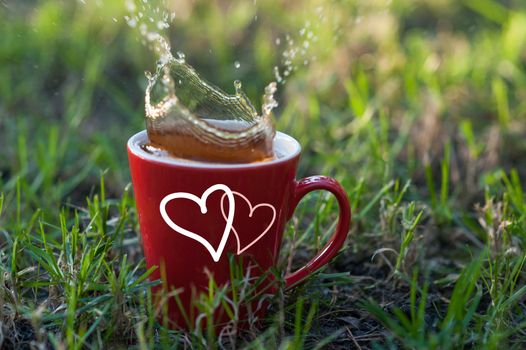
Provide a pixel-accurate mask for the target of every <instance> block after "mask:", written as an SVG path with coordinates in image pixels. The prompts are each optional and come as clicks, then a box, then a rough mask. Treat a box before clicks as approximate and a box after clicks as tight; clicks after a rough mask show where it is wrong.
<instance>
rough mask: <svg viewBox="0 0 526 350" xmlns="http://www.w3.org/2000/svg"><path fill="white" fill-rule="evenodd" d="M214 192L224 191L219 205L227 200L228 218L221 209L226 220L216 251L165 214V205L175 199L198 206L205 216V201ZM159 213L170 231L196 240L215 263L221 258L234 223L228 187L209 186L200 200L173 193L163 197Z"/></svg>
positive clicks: (231, 196)
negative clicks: (186, 200) (187, 200)
mask: <svg viewBox="0 0 526 350" xmlns="http://www.w3.org/2000/svg"><path fill="white" fill-rule="evenodd" d="M214 191H224V192H225V193H224V194H223V197H221V203H223V198H224V197H225V196H226V197H227V198H228V216H226V215H225V214H224V210H223V208H221V212H222V213H223V217H224V218H225V219H226V224H225V229H224V231H223V236H222V237H221V241H220V242H219V246H218V247H217V249H214V247H212V245H211V244H210V242H208V241H207V240H206V239H204V238H203V237H202V236H201V235H199V234H197V233H194V232H192V231H189V230H187V229H184V228H182V227H181V226H179V225H177V224H176V223H174V222H173V221H172V219H171V218H170V216H168V213H167V212H166V204H168V202H170V201H171V200H173V199H177V198H185V199H189V200H191V201H193V202H195V203H197V204H198V205H199V208H200V209H201V213H202V214H206V212H207V207H206V200H207V198H208V196H209V195H210V194H211V193H212V192H214ZM159 211H160V212H161V216H162V217H163V219H164V222H166V224H167V225H168V226H170V228H171V229H172V230H174V231H175V232H177V233H180V234H182V235H183V236H186V237H188V238H191V239H193V240H196V241H197V242H199V243H201V244H202V245H203V246H204V247H205V248H206V249H207V250H208V252H209V253H210V255H211V256H212V259H214V261H215V262H218V261H219V259H220V258H221V254H222V253H223V249H225V245H226V242H227V240H228V236H229V235H230V231H231V230H232V223H233V222H234V213H235V201H234V194H233V193H232V191H231V190H230V188H228V186H226V185H223V184H216V185H213V186H210V187H209V188H208V189H207V190H206V191H205V192H203V195H202V196H201V198H199V197H197V196H196V195H193V194H191V193H188V192H174V193H171V194H169V195H167V196H166V197H164V198H163V199H162V201H161V204H160V205H159Z"/></svg>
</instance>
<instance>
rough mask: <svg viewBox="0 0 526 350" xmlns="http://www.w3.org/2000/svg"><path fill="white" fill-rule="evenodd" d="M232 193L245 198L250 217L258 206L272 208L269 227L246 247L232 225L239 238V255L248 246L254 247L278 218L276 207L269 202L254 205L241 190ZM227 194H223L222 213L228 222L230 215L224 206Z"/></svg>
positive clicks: (237, 238)
mask: <svg viewBox="0 0 526 350" xmlns="http://www.w3.org/2000/svg"><path fill="white" fill-rule="evenodd" d="M232 193H233V194H235V195H236V196H238V197H241V198H243V200H244V201H245V202H247V204H248V207H249V209H250V211H249V213H248V217H250V218H251V217H252V215H254V212H255V211H256V209H258V208H263V207H267V208H270V210H272V219H271V220H270V221H269V223H268V225H267V227H266V228H265V229H264V230H263V231H262V232H261V233H260V234H259V235H258V236H257V237H256V238H255V239H254V240H253V241H252V242H250V243H249V244H247V245H246V246H244V247H241V241H240V239H239V234H238V232H237V231H236V228H235V227H233V226H232V231H233V232H234V235H235V236H236V240H237V255H239V254H241V253H243V252H244V251H245V250H247V249H248V248H250V247H252V246H253V245H254V244H256V242H257V241H259V240H260V239H261V238H263V236H264V235H266V234H267V232H268V231H269V230H270V228H271V227H272V224H274V221H275V220H276V208H274V206H273V205H271V204H268V203H259V204H257V205H255V206H252V203H251V202H250V201H249V200H248V198H247V197H245V196H244V195H243V194H241V193H239V192H236V191H233V192H232ZM225 196H226V194H223V196H222V197H221V214H223V218H224V219H225V220H227V222H228V216H227V215H226V214H225V206H224V199H225ZM229 203H230V199H229ZM229 212H230V204H229Z"/></svg>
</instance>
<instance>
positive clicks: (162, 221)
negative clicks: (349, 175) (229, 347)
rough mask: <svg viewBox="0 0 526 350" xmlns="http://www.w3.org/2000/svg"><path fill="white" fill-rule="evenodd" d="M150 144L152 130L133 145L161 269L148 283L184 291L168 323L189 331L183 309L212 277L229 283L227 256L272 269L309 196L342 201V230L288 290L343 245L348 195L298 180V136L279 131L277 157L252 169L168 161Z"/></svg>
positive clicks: (329, 184)
mask: <svg viewBox="0 0 526 350" xmlns="http://www.w3.org/2000/svg"><path fill="white" fill-rule="evenodd" d="M147 143H148V136H147V133H146V131H141V132H139V133H137V134H135V135H134V136H132V137H131V138H130V139H129V141H128V158H129V163H130V169H131V176H132V182H133V188H134V192H135V199H136V205H137V211H138V215H139V225H140V230H141V235H142V244H143V248H144V254H145V257H146V264H147V266H148V268H150V267H152V266H157V267H160V266H162V269H163V271H161V269H156V270H155V271H154V272H153V273H152V275H151V277H150V278H151V279H162V281H163V285H164V286H165V287H168V288H179V289H180V290H182V293H181V294H180V295H178V298H179V302H178V304H177V305H176V304H175V303H172V302H170V303H169V305H170V306H169V311H168V313H169V318H170V319H171V320H172V321H174V322H175V323H176V324H177V325H179V326H182V327H185V325H184V324H183V322H182V318H181V317H180V313H181V310H178V308H179V309H180V308H181V306H182V307H183V308H184V309H185V310H186V311H188V310H189V309H190V308H191V307H192V306H191V304H192V298H193V297H195V292H196V291H197V292H206V291H207V288H208V286H209V278H210V275H212V276H213V278H214V281H215V282H216V283H217V284H218V285H221V284H225V283H228V282H229V281H230V277H231V275H230V273H231V271H230V266H231V265H230V264H229V258H228V255H233V256H242V257H243V258H244V257H248V258H249V260H250V261H252V262H254V263H255V264H257V265H258V267H259V269H258V271H259V273H262V272H264V271H268V270H270V269H271V268H272V267H274V266H275V265H276V263H277V259H278V255H279V250H280V246H281V240H282V237H283V231H284V227H285V224H286V222H287V221H288V220H289V219H290V218H291V217H292V214H293V212H294V209H295V208H296V206H297V205H298V203H299V201H300V200H301V199H302V197H304V196H305V195H306V194H307V193H309V192H311V191H314V190H327V191H329V192H331V193H332V194H333V195H334V196H335V197H336V199H337V202H338V205H339V219H338V224H337V226H336V229H335V231H334V233H333V235H332V236H331V238H330V240H329V242H328V243H327V244H326V245H325V247H323V249H322V250H321V251H320V252H319V253H317V255H316V256H315V257H314V258H313V259H312V260H311V261H309V262H308V263H307V264H306V265H305V266H303V267H302V268H300V269H299V270H297V271H295V272H293V273H291V274H289V275H286V276H285V287H286V288H287V287H291V286H294V285H295V284H297V283H298V282H301V281H302V280H304V279H305V278H306V277H308V276H309V275H310V274H312V273H313V272H315V271H316V270H318V269H320V268H321V267H322V266H324V265H325V264H327V263H328V262H329V261H330V259H331V258H333V257H334V256H335V255H336V254H337V253H338V251H339V250H340V248H341V247H342V245H343V243H344V241H345V239H346V237H347V233H348V231H349V225H350V220H351V211H350V206H349V201H348V199H347V195H346V193H345V190H344V189H343V188H342V187H341V186H340V184H338V182H336V181H335V180H334V179H331V178H328V177H324V176H312V177H308V178H305V179H302V180H299V181H297V180H296V170H297V166H298V161H299V158H300V151H301V146H300V145H299V143H298V141H296V140H295V139H294V138H292V137H290V136H288V135H286V134H284V133H281V132H278V133H277V134H276V136H275V138H274V149H275V150H276V154H277V157H276V158H275V159H273V160H270V161H265V162H258V163H246V164H218V163H203V162H192V161H185V160H182V159H177V158H172V157H163V156H159V155H155V154H152V153H149V152H147V151H145V150H144V149H143V148H142V147H141V146H142V145H145V144H147ZM159 288H161V287H159ZM193 321H194V320H193V319H192V320H190V323H192V322H193ZM186 322H188V320H186ZM186 326H187V327H188V326H190V325H188V324H187V325H186Z"/></svg>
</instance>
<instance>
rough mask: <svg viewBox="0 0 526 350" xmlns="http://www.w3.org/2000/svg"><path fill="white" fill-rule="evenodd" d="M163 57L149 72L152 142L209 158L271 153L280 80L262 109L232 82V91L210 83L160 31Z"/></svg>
mask: <svg viewBox="0 0 526 350" xmlns="http://www.w3.org/2000/svg"><path fill="white" fill-rule="evenodd" d="M150 42H157V44H156V45H155V48H156V51H157V53H158V54H159V57H160V59H159V61H158V64H157V70H156V72H155V74H147V77H148V86H147V88H146V95H145V109H146V126H147V131H148V137H149V140H150V142H151V144H152V145H153V146H155V147H159V148H161V149H164V150H166V151H168V152H169V153H170V154H172V155H174V156H176V157H180V158H185V159H193V160H202V161H209V162H228V163H249V162H257V161H264V160H267V159H271V158H273V156H274V154H273V138H274V135H275V129H274V125H273V122H272V109H273V108H274V107H276V106H277V103H276V101H275V99H274V97H273V96H274V93H275V91H276V84H275V83H271V84H269V85H268V86H267V88H266V89H265V94H264V96H263V107H262V112H261V114H258V112H257V111H256V109H255V108H254V106H253V105H252V103H251V102H250V100H249V99H248V98H247V96H246V95H245V94H244V93H243V91H242V90H241V87H242V86H241V82H239V81H236V82H234V87H235V94H233V95H230V94H227V93H226V92H224V91H222V90H221V89H219V88H218V87H216V86H214V85H213V84H211V83H209V82H207V81H206V80H205V79H203V78H202V77H200V76H199V74H198V73H197V72H196V71H195V69H194V68H192V67H191V66H190V65H189V64H188V63H186V62H185V58H184V55H182V54H179V55H178V57H174V56H173V55H172V54H171V51H170V46H169V45H168V43H167V41H166V40H165V39H164V38H163V37H161V36H156V37H153V38H150Z"/></svg>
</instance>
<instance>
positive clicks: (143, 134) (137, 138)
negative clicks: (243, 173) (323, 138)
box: [127, 130, 301, 169]
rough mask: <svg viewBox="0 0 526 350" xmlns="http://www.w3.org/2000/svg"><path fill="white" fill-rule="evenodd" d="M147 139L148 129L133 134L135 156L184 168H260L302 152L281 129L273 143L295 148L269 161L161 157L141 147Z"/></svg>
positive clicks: (129, 144) (131, 144) (130, 143)
mask: <svg viewBox="0 0 526 350" xmlns="http://www.w3.org/2000/svg"><path fill="white" fill-rule="evenodd" d="M146 140H148V134H147V131H146V130H142V131H139V132H138V133H136V134H135V135H133V136H131V137H130V138H129V139H128V142H127V148H128V151H129V152H130V153H131V154H133V155H134V156H136V157H138V158H141V159H142V160H145V161H149V162H154V163H162V164H165V165H170V166H176V167H184V168H196V169H245V168H260V167H266V166H273V165H278V164H281V163H286V162H288V161H290V160H291V159H294V158H296V157H298V156H299V154H300V153H301V145H300V143H299V142H298V141H297V140H296V139H295V138H294V137H292V136H290V135H287V134H285V133H283V132H280V131H277V132H276V135H275V136H274V140H273V143H274V144H275V143H276V142H277V141H280V140H282V141H283V142H287V143H290V144H292V147H293V149H292V150H291V151H289V152H287V153H286V154H285V156H283V157H280V158H276V159H272V160H269V161H264V162H255V163H234V164H230V163H207V162H199V161H184V160H178V159H176V158H172V157H160V156H157V155H154V154H150V153H148V152H146V151H144V150H143V149H142V148H141V147H139V145H140V144H144V141H146Z"/></svg>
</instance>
